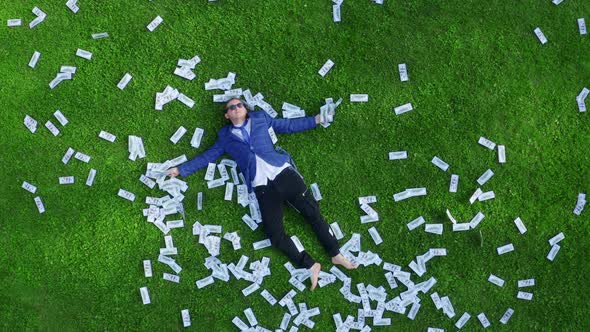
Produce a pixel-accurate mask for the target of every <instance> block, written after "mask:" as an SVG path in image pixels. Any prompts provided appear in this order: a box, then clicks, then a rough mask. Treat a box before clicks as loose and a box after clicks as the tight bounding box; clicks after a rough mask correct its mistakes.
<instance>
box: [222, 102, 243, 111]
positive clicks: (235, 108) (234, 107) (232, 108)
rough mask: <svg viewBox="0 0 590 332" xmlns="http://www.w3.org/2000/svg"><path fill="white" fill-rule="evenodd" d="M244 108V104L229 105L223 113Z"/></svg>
mask: <svg viewBox="0 0 590 332" xmlns="http://www.w3.org/2000/svg"><path fill="white" fill-rule="evenodd" d="M243 107H244V103H237V104H233V105H229V106H228V107H227V108H226V109H225V111H226V112H227V111H235V110H237V109H238V108H243Z"/></svg>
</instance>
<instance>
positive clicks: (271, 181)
mask: <svg viewBox="0 0 590 332" xmlns="http://www.w3.org/2000/svg"><path fill="white" fill-rule="evenodd" d="M224 111H225V118H226V119H228V120H230V121H231V124H229V125H227V126H225V127H223V128H221V130H219V132H218V138H217V141H216V142H215V144H213V146H212V147H210V148H209V149H207V150H206V151H205V152H203V153H202V154H200V155H198V156H197V157H195V158H194V159H192V160H190V161H188V162H186V163H184V164H182V165H180V166H179V167H174V168H171V169H170V170H168V172H169V175H170V176H173V177H176V176H178V175H181V176H183V177H185V176H188V175H191V174H193V173H195V172H196V171H198V170H200V169H202V168H205V167H207V165H208V164H209V163H212V162H215V161H216V160H217V159H218V158H219V157H221V155H222V154H224V153H228V154H229V155H230V156H231V157H232V158H233V159H234V160H235V161H236V162H237V164H238V166H239V167H240V170H241V171H242V173H243V174H244V178H245V179H246V185H247V186H248V191H249V192H251V191H254V193H255V194H256V198H257V200H258V204H259V206H260V212H261V215H262V227H263V229H264V232H265V233H266V235H267V236H268V238H269V239H270V242H271V243H272V245H273V246H274V247H276V248H278V249H279V250H281V251H282V252H283V253H285V254H286V255H287V256H288V257H289V259H290V260H291V261H292V262H293V264H294V265H296V266H297V267H299V268H301V267H304V268H307V269H309V270H310V272H311V290H314V289H315V287H316V285H317V282H318V277H319V274H320V270H321V266H320V264H319V263H318V262H316V261H314V260H313V258H311V256H310V255H309V254H308V253H307V252H306V251H302V252H299V251H298V250H297V247H296V246H295V244H294V243H293V240H291V238H290V237H289V236H288V235H287V234H286V233H285V228H284V227H283V206H282V205H283V203H284V202H288V203H290V205H291V206H293V207H294V208H295V209H296V210H297V211H299V213H301V214H302V215H303V217H304V218H305V220H306V221H307V222H308V223H309V224H310V225H311V227H312V228H313V231H314V232H315V233H316V235H317V237H318V239H319V240H320V242H321V244H322V246H323V247H324V249H325V250H326V251H327V252H328V254H329V255H330V257H332V263H333V264H339V265H342V266H344V267H345V268H347V269H355V268H356V266H355V265H353V264H352V263H351V262H350V261H349V260H348V259H346V258H345V257H344V256H342V254H340V246H339V244H338V240H336V237H334V234H333V232H332V230H331V229H330V226H329V225H328V223H327V222H326V221H325V220H324V218H323V217H322V215H321V214H320V207H319V205H318V203H317V202H316V201H315V199H314V198H313V196H312V195H311V193H310V191H309V189H308V188H307V186H306V185H305V182H304V181H303V177H302V176H301V175H300V174H299V173H298V172H297V170H296V169H295V168H294V167H293V165H291V158H290V157H289V155H287V154H285V153H279V152H277V151H276V150H275V148H274V146H273V143H272V140H271V138H270V134H269V131H268V129H269V128H270V127H272V128H273V129H274V131H275V132H277V133H296V132H300V131H304V130H308V129H312V128H315V127H316V126H317V125H318V124H319V123H320V121H321V120H324V121H326V120H325V119H322V117H321V115H320V114H318V115H316V116H315V117H313V116H309V117H305V118H298V119H273V118H271V117H270V116H268V115H267V114H266V112H263V111H259V112H251V113H250V112H248V110H247V109H246V107H245V105H244V102H243V101H242V100H240V99H238V98H234V99H231V100H230V101H228V102H227V103H226V104H225V108H224ZM330 120H331V119H330Z"/></svg>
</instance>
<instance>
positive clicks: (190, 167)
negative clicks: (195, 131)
mask: <svg viewBox="0 0 590 332" xmlns="http://www.w3.org/2000/svg"><path fill="white" fill-rule="evenodd" d="M224 152H225V149H224V148H223V144H222V143H221V141H220V140H219V139H218V140H217V141H216V142H215V144H213V146H211V147H210V148H209V149H207V150H205V152H203V153H201V154H200V155H198V156H196V157H195V158H193V159H192V160H189V161H187V162H186V163H184V164H182V165H180V166H178V167H174V168H171V169H170V170H169V174H170V176H178V175H180V176H182V177H185V176H189V175H191V174H193V173H195V172H196V171H198V170H200V169H202V168H205V167H207V165H208V164H209V163H212V162H215V161H216V160H217V159H219V157H221V155H222V154H223V153H224Z"/></svg>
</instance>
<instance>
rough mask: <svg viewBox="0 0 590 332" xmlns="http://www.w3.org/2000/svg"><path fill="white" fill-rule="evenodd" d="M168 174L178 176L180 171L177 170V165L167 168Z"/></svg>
mask: <svg viewBox="0 0 590 332" xmlns="http://www.w3.org/2000/svg"><path fill="white" fill-rule="evenodd" d="M168 175H170V176H171V177H173V178H175V177H177V176H179V175H180V172H179V171H178V167H173V168H170V169H169V170H168Z"/></svg>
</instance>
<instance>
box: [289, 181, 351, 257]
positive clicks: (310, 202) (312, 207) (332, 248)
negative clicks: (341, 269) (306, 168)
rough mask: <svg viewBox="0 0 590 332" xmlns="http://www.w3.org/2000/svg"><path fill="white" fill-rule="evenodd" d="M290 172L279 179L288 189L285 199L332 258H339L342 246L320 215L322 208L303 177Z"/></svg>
mask: <svg viewBox="0 0 590 332" xmlns="http://www.w3.org/2000/svg"><path fill="white" fill-rule="evenodd" d="M289 172H290V173H289V174H288V176H285V177H283V178H281V179H279V180H280V182H283V183H279V185H281V188H288V190H287V191H286V192H285V194H284V195H285V198H286V199H287V201H288V202H289V203H290V204H291V205H292V206H293V207H294V208H295V209H296V210H297V211H299V213H301V215H302V216H303V218H304V219H305V220H306V221H307V222H308V223H309V224H310V225H311V227H312V228H313V231H314V233H315V234H316V236H317V237H318V239H319V240H320V243H321V244H322V246H323V247H324V249H325V250H326V252H328V254H329V255H330V257H334V256H337V255H338V254H339V253H340V245H339V244H338V240H337V239H336V237H335V236H334V234H333V233H332V230H331V228H330V225H329V224H328V223H327V222H326V221H325V220H324V218H323V217H322V215H321V214H320V206H319V205H318V203H317V202H316V200H315V199H314V198H313V195H312V193H311V191H309V190H307V186H306V185H305V182H304V181H303V179H302V178H301V176H299V174H297V173H296V172H295V171H294V170H289Z"/></svg>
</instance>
